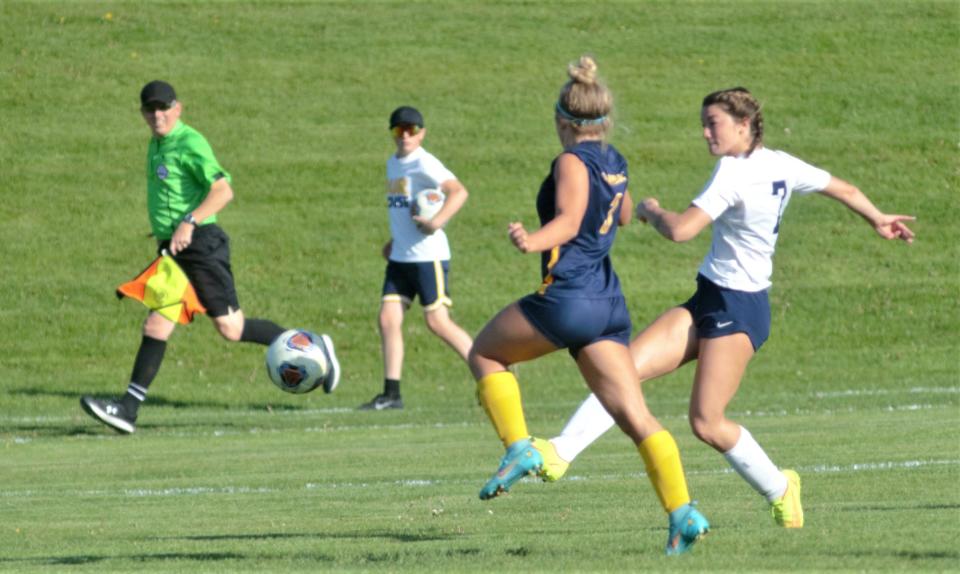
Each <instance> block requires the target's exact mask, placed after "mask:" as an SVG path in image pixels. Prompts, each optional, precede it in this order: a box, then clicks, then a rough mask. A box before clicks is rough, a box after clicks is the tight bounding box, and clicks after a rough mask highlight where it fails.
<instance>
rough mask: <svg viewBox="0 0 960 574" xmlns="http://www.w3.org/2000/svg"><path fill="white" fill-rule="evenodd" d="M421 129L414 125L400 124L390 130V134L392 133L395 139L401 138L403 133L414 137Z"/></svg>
mask: <svg viewBox="0 0 960 574" xmlns="http://www.w3.org/2000/svg"><path fill="white" fill-rule="evenodd" d="M421 129H423V128H421V127H420V126H418V125H414V124H400V125H399V126H393V127H392V128H390V133H392V134H393V137H395V138H402V137H403V134H404V133H408V134H410V135H412V136H415V135H417V134H418V133H420V130H421Z"/></svg>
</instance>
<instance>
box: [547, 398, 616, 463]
mask: <svg viewBox="0 0 960 574" xmlns="http://www.w3.org/2000/svg"><path fill="white" fill-rule="evenodd" d="M613 425H614V421H613V417H611V416H610V414H609V413H607V411H606V409H604V408H603V405H601V404H600V399H598V398H597V397H596V395H594V394H593V393H590V396H589V397H587V400H585V401H583V403H581V405H580V407H579V408H578V409H577V412H575V413H573V416H572V417H570V420H569V421H567V426H565V427H563V432H561V433H560V436H557V437H554V438H552V439H550V442H552V443H553V446H555V447H556V449H557V454H558V455H560V458H562V459H563V460H565V461H567V462H573V459H575V458H577V455H578V454H580V453H581V452H583V449H585V448H587V447H588V446H590V445H591V444H592V443H593V442H594V441H596V440H597V439H598V438H600V437H601V436H602V435H603V433H605V432H607V431H608V430H610V427H612V426H613Z"/></svg>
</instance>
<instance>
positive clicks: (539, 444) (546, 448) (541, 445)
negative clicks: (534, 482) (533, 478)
mask: <svg viewBox="0 0 960 574" xmlns="http://www.w3.org/2000/svg"><path fill="white" fill-rule="evenodd" d="M533 448H535V449H537V451H538V452H539V453H540V456H541V457H542V458H543V466H541V467H540V472H539V473H538V475H539V476H540V478H542V479H543V481H544V482H556V481H558V480H560V477H562V476H563V475H564V474H566V473H567V469H568V468H570V463H569V462H567V461H565V460H563V459H562V458H560V455H559V454H557V447H555V446H553V443H552V442H550V441H548V440H546V439H542V438H534V439H533Z"/></svg>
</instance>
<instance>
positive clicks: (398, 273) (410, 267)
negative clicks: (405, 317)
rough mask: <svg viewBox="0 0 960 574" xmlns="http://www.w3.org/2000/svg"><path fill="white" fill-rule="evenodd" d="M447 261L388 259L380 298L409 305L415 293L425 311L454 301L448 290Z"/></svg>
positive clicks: (448, 262)
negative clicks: (413, 261)
mask: <svg viewBox="0 0 960 574" xmlns="http://www.w3.org/2000/svg"><path fill="white" fill-rule="evenodd" d="M449 274H450V261H426V262H415V263H400V262H399V261H390V262H388V263H387V272H386V276H385V277H384V279H383V301H399V302H401V303H403V305H404V306H409V305H410V303H411V302H413V298H414V297H420V304H421V305H423V310H424V311H432V310H433V309H436V308H438V307H439V306H440V305H446V306H447V307H449V306H450V305H453V301H451V300H450V297H449V293H450V292H449V291H448V290H447V277H448V276H449Z"/></svg>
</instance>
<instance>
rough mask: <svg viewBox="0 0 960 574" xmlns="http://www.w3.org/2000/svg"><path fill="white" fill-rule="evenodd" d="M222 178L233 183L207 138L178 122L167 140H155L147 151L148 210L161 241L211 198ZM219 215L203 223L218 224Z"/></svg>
mask: <svg viewBox="0 0 960 574" xmlns="http://www.w3.org/2000/svg"><path fill="white" fill-rule="evenodd" d="M220 178H226V179H227V181H228V182H229V181H230V174H229V173H227V172H226V171H225V170H224V169H223V168H222V167H220V163H219V162H218V161H217V158H216V157H214V155H213V149H211V148H210V144H209V143H207V139H206V138H205V137H203V135H202V134H201V133H200V132H198V131H197V130H195V129H193V128H191V127H190V126H188V125H187V124H185V123H183V122H180V121H178V122H177V125H176V126H174V128H173V130H171V131H170V133H169V134H167V135H166V136H165V137H163V138H160V139H158V138H156V137H154V138H151V140H150V146H149V148H148V149H147V211H148V212H149V214H150V227H151V228H152V229H153V235H154V237H156V238H157V239H159V240H164V239H170V237H171V236H172V235H173V232H174V231H176V229H177V226H178V225H180V221H181V220H182V219H183V217H184V216H185V215H186V214H187V213H188V212H190V211H193V210H194V209H196V208H197V206H198V205H200V203H201V202H202V201H203V200H204V198H206V197H207V193H209V191H210V186H212V185H213V183H214V182H215V181H217V180H218V179H220ZM216 221H217V216H216V215H211V216H210V217H208V218H206V219H204V220H203V221H201V222H200V224H201V225H203V224H205V223H215V222H216Z"/></svg>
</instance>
